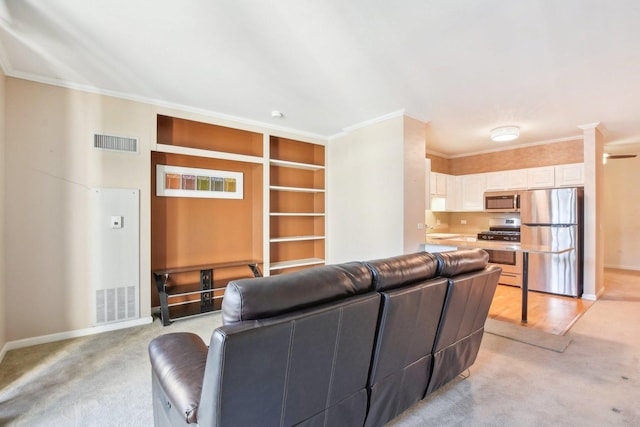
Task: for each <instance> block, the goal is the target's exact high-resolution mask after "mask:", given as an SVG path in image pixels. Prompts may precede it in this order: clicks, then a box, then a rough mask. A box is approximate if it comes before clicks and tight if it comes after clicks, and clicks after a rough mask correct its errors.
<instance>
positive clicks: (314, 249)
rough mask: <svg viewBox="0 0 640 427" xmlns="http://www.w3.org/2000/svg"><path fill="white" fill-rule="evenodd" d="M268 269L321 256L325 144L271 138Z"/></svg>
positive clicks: (312, 262) (305, 262) (300, 264)
mask: <svg viewBox="0 0 640 427" xmlns="http://www.w3.org/2000/svg"><path fill="white" fill-rule="evenodd" d="M269 171H270V174H269V179H270V185H269V194H270V202H271V203H270V212H269V216H270V221H269V224H270V226H269V243H270V250H269V252H270V263H269V270H270V273H271V274H278V273H281V272H284V271H290V270H291V269H300V268H305V267H308V266H312V265H318V264H324V262H325V242H324V240H325V197H324V196H325V173H324V172H325V154H324V146H322V145H317V144H311V143H305V142H300V141H294V140H290V139H285V138H278V137H273V136H272V137H271V138H270V158H269Z"/></svg>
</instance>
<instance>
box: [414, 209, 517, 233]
mask: <svg viewBox="0 0 640 427" xmlns="http://www.w3.org/2000/svg"><path fill="white" fill-rule="evenodd" d="M514 216H515V217H520V214H518V213H487V212H432V211H425V224H427V226H430V227H434V228H432V229H427V234H429V233H430V232H431V233H460V234H477V233H479V232H481V231H487V230H489V219H491V218H513V217H514Z"/></svg>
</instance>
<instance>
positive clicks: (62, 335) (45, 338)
mask: <svg viewBox="0 0 640 427" xmlns="http://www.w3.org/2000/svg"><path fill="white" fill-rule="evenodd" d="M150 323H153V317H151V316H149V317H141V318H140V319H134V320H126V321H123V322H114V323H109V324H106V325H100V326H94V327H92V328H84V329H76V330H73V331H67V332H59V333H57V334H51V335H41V336H39V337H33V338H25V339H22V340H17V341H9V342H7V343H5V345H4V346H3V347H2V350H0V363H1V362H2V360H3V359H4V356H5V355H6V354H7V352H8V351H9V350H15V349H18V348H24V347H31V346H32V345H38V344H46V343H50V342H54V341H62V340H66V339H69V338H79V337H85V336H87V335H95V334H100V333H102V332H110V331H117V330H118V329H126V328H131V327H134V326H141V325H148V324H150Z"/></svg>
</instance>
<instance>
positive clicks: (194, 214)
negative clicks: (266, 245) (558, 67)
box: [151, 152, 263, 305]
mask: <svg viewBox="0 0 640 427" xmlns="http://www.w3.org/2000/svg"><path fill="white" fill-rule="evenodd" d="M158 164H163V165H173V166H185V167H194V168H202V169H214V170H225V171H233V172H242V173H243V174H244V198H243V199H242V200H232V199H206V198H189V197H159V196H156V195H155V188H156V165H158ZM262 181H263V178H262V165H260V164H253V163H244V162H236V161H228V160H219V159H210V158H203V157H193V156H184V155H177V154H168V153H158V152H152V153H151V188H152V195H151V269H152V270H157V269H163V268H171V267H180V266H192V265H202V264H211V263H219V262H227V261H239V260H244V259H255V260H258V261H262V212H263V206H262V189H263V182H262ZM214 274H215V279H216V281H218V280H221V281H224V280H225V279H228V278H235V277H251V271H250V270H249V269H248V268H241V269H223V270H216V271H215V273H214ZM187 280H188V279H187ZM158 304H159V300H158V295H157V290H156V289H155V287H152V305H158Z"/></svg>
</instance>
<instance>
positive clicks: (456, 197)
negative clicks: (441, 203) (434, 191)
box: [445, 175, 462, 212]
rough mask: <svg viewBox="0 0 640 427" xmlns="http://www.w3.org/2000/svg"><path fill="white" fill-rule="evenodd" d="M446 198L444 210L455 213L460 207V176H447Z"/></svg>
mask: <svg viewBox="0 0 640 427" xmlns="http://www.w3.org/2000/svg"><path fill="white" fill-rule="evenodd" d="M446 178H447V197H446V199H445V200H446V202H445V208H446V209H445V210H446V211H449V212H455V211H459V210H461V207H462V176H455V175H447V176H446Z"/></svg>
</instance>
